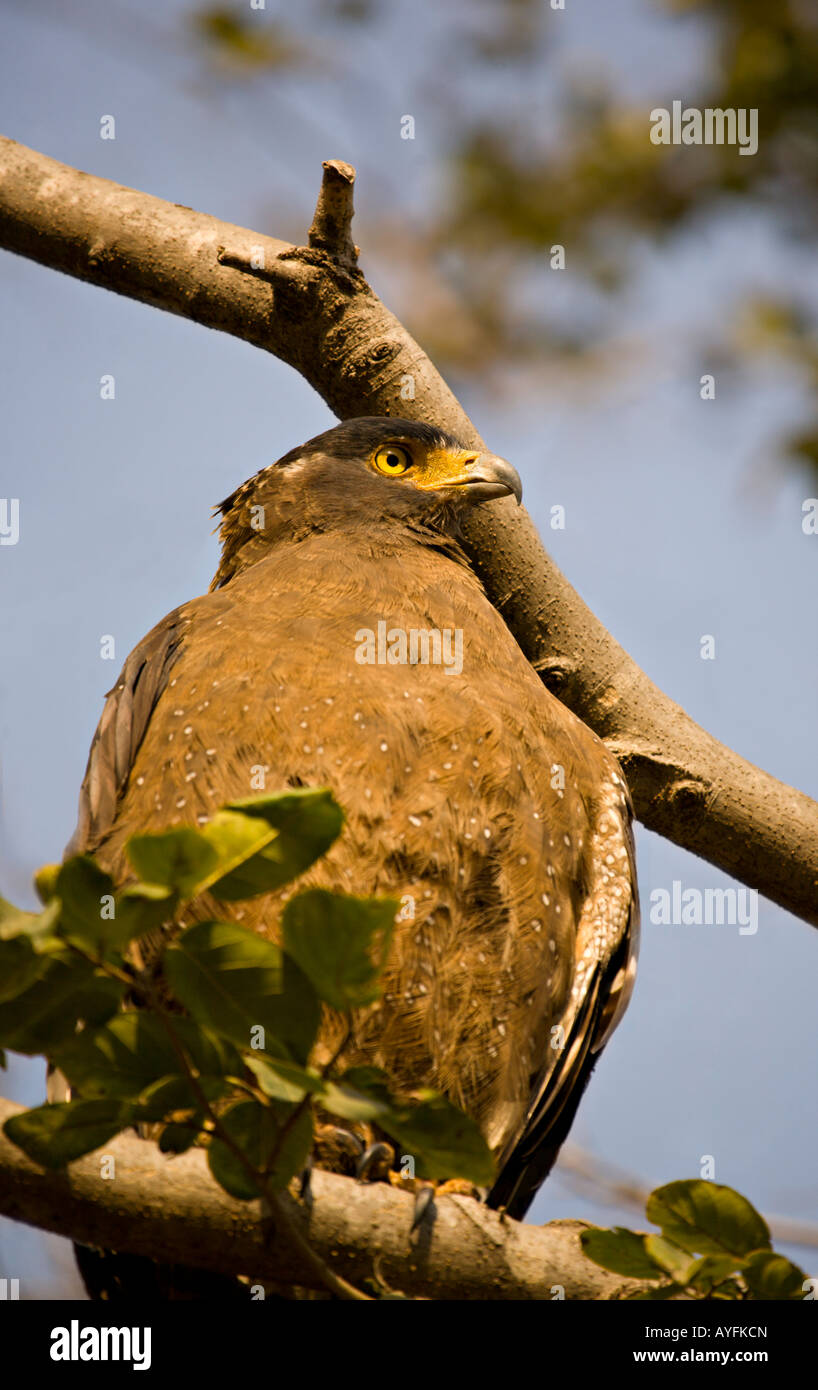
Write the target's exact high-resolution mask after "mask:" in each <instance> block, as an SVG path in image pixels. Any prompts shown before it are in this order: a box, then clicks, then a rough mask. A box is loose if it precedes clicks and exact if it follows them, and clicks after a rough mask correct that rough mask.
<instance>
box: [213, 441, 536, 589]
mask: <svg viewBox="0 0 818 1390" xmlns="http://www.w3.org/2000/svg"><path fill="white" fill-rule="evenodd" d="M508 496H514V497H515V498H516V499H517V501H518V502H519V501H520V499H521V497H522V485H521V483H520V478H519V476H518V474H517V472H516V470H515V469H514V468H512V466H511V464H510V463H507V462H506V460H505V459H502V458H498V457H497V456H496V455H495V454H489V453H485V452H482V451H481V450H480V449H473V448H472V449H470V448H467V447H466V446H465V445H464V444H463V443H462V442H461V441H460V440H458V439H455V438H454V437H453V436H452V435H450V434H447V433H446V431H445V430H442V429H438V428H436V427H435V426H433V425H425V424H421V423H419V422H418V421H414V420H401V419H398V418H396V417H392V416H380V415H372V416H364V417H360V418H358V419H352V420H345V421H344V422H343V423H342V424H340V425H336V426H335V427H334V428H333V429H331V430H325V431H324V433H323V434H318V435H316V436H315V438H314V439H308V440H307V442H306V444H301V445H300V446H299V447H298V448H296V449H291V450H290V452H289V453H288V454H284V456H283V457H282V458H280V459H278V461H277V462H276V463H273V464H270V466H269V467H267V468H263V469H262V470H261V472H260V473H256V474H255V476H254V477H252V478H250V479H248V481H247V482H246V483H243V484H242V485H241V487H239V488H237V489H236V491H235V492H233V493H231V495H230V496H229V497H227V498H226V499H225V501H224V502H222V503H221V505H220V506H219V508H218V511H219V512H220V513H221V514H222V518H223V520H222V523H221V528H220V534H221V541H222V559H221V564H220V565H219V569H218V572H217V574H216V577H215V579H214V581H213V585H212V587H213V588H218V587H220V586H221V585H223V584H226V583H227V581H228V580H229V579H230V578H232V576H233V575H234V574H235V573H236V571H237V570H239V569H243V568H245V567H246V565H247V564H252V563H254V562H255V561H256V560H258V559H260V558H261V556H262V555H263V553H264V551H265V550H266V549H267V548H268V547H269V545H271V544H275V543H276V542H277V541H279V540H283V539H285V538H286V539H290V540H297V539H300V538H302V537H304V536H307V535H309V534H310V532H315V531H329V530H331V529H334V528H337V529H338V530H340V531H344V532H346V533H347V534H348V533H349V532H350V529H351V528H352V527H359V526H361V525H362V524H366V525H367V526H369V527H377V526H379V525H382V526H388V525H395V524H398V525H400V524H403V525H404V526H406V527H409V528H410V529H411V530H412V532H413V533H414V534H415V535H417V536H422V535H424V534H428V535H429V536H430V538H431V537H437V538H440V537H441V536H448V537H450V538H451V539H455V538H456V536H457V530H458V524H457V523H458V515H459V513H460V512H461V511H462V509H463V508H464V507H466V506H470V505H472V504H474V503H477V502H487V501H491V500H492V499H494V498H498V497H508Z"/></svg>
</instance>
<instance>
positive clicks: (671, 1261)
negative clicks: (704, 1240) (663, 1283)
mask: <svg viewBox="0 0 818 1390" xmlns="http://www.w3.org/2000/svg"><path fill="white" fill-rule="evenodd" d="M645 1253H646V1254H647V1255H648V1257H649V1258H650V1259H652V1260H654V1261H655V1263H656V1264H657V1265H659V1266H660V1267H661V1268H662V1269H663V1270H664V1271H665V1273H666V1274H669V1275H670V1276H671V1278H672V1279H673V1280H674V1282H675V1283H677V1284H681V1285H682V1286H683V1287H686V1286H687V1285H688V1284H689V1283H690V1282H691V1280H692V1279H693V1278H694V1277H695V1276H696V1275H697V1274H698V1273H699V1270H700V1268H701V1266H702V1263H703V1260H702V1259H699V1258H697V1257H696V1256H691V1254H690V1252H689V1251H688V1250H682V1249H681V1247H680V1246H678V1245H674V1243H673V1241H672V1240H666V1239H665V1237H664V1236H655V1235H649V1236H645ZM725 1258H727V1257H726V1256H725ZM727 1272H728V1273H729V1270H728V1271H727Z"/></svg>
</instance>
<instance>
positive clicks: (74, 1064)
mask: <svg viewBox="0 0 818 1390" xmlns="http://www.w3.org/2000/svg"><path fill="white" fill-rule="evenodd" d="M169 1023H170V1026H171V1027H172V1029H173V1032H174V1034H175V1035H176V1037H177V1039H178V1041H179V1042H180V1043H181V1045H182V1047H183V1048H184V1050H185V1052H186V1053H187V1055H188V1058H189V1060H190V1062H191V1063H192V1065H193V1067H194V1069H195V1071H196V1072H198V1073H202V1074H212V1075H216V1076H224V1075H226V1074H233V1075H236V1074H239V1073H240V1072H241V1065H242V1064H241V1058H240V1057H239V1054H238V1052H237V1051H236V1049H235V1048H234V1047H232V1046H231V1045H230V1043H226V1042H224V1041H223V1040H222V1039H221V1038H218V1037H216V1036H215V1035H213V1034H209V1033H207V1032H206V1031H205V1030H204V1029H202V1028H200V1027H199V1026H198V1025H197V1024H196V1023H193V1022H191V1021H190V1020H189V1019H186V1018H178V1017H176V1016H174V1017H173V1018H171V1019H170V1020H169ZM54 1062H55V1065H56V1066H58V1067H59V1069H60V1071H61V1072H62V1073H63V1075H64V1076H65V1077H66V1078H67V1079H68V1082H69V1084H70V1085H71V1086H72V1087H73V1088H74V1089H75V1090H76V1091H78V1092H79V1093H80V1094H81V1095H82V1096H85V1097H94V1098H99V1097H103V1096H112V1097H114V1096H116V1097H120V1098H129V1099H132V1100H135V1099H136V1097H137V1096H140V1095H141V1093H142V1092H143V1091H144V1090H145V1087H147V1086H150V1085H151V1084H152V1083H153V1082H155V1081H158V1080H159V1078H161V1077H165V1078H167V1077H169V1076H179V1075H181V1074H182V1063H181V1061H180V1059H179V1056H178V1053H177V1052H176V1050H175V1048H174V1047H173V1044H172V1043H171V1041H170V1038H169V1037H168V1034H167V1031H166V1029H165V1028H164V1026H163V1024H162V1020H161V1019H160V1018H158V1017H157V1016H156V1015H155V1014H151V1013H146V1012H145V1011H143V1010H130V1011H129V1012H127V1013H121V1014H117V1016H116V1017H115V1018H112V1019H111V1021H110V1023H107V1024H106V1025H105V1027H103V1028H99V1029H96V1030H95V1031H93V1032H91V1031H90V1030H88V1029H86V1030H84V1031H83V1032H82V1033H78V1034H77V1036H76V1037H74V1038H72V1039H71V1041H70V1042H68V1043H66V1044H65V1045H64V1046H63V1047H61V1048H60V1049H58V1051H57V1052H55V1054H54ZM185 1084H186V1085H187V1083H185ZM187 1096H188V1099H187V1101H186V1102H185V1103H187V1104H189V1103H190V1100H189V1092H188V1093H187Z"/></svg>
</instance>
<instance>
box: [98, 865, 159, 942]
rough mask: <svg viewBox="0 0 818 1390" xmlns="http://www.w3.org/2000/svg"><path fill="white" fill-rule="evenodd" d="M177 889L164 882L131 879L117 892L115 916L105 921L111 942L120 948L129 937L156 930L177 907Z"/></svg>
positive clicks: (133, 939)
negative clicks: (133, 880) (167, 885)
mask: <svg viewBox="0 0 818 1390" xmlns="http://www.w3.org/2000/svg"><path fill="white" fill-rule="evenodd" d="M176 901H177V899H176V893H175V891H174V890H173V889H172V888H168V887H166V885H165V884H162V883H143V882H142V880H141V879H140V880H138V881H137V882H136V883H129V884H128V885H127V886H126V887H125V888H123V889H122V890H121V892H119V893H118V894H117V899H116V918H115V919H114V920H112V921H110V922H107V923H106V926H107V927H108V929H109V934H108V942H109V945H111V946H117V947H118V948H119V949H120V950H121V949H122V948H123V947H124V946H126V945H127V944H128V942H129V941H137V940H138V939H139V937H140V936H146V935H147V933H148V932H151V931H156V930H157V929H158V928H159V927H161V926H162V923H163V922H167V921H169V920H170V919H171V918H172V917H173V916H174V913H175V910H176Z"/></svg>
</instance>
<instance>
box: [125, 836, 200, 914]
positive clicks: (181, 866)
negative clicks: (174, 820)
mask: <svg viewBox="0 0 818 1390" xmlns="http://www.w3.org/2000/svg"><path fill="white" fill-rule="evenodd" d="M125 848H126V850H127V854H128V858H129V859H130V861H131V863H132V864H133V866H134V868H135V869H136V872H137V873H138V874H139V876H140V878H143V879H145V880H146V881H147V882H148V883H160V884H163V885H164V886H165V887H166V888H175V889H176V890H177V892H179V893H181V895H182V897H183V898H192V897H195V895H196V893H197V892H198V887H199V884H200V883H202V882H204V881H205V879H206V878H207V876H208V874H209V873H211V872H212V871H213V869H214V868H215V867H216V865H217V864H218V859H219V856H218V854H217V852H216V850H215V849H214V848H213V846H212V845H211V844H208V842H207V840H206V839H205V838H204V836H203V835H202V834H201V833H200V832H199V831H198V830H193V829H192V827H190V826H181V827H180V828H179V829H178V830H166V831H165V832H164V833H163V834H161V835H134V836H132V838H131V839H130V840H129V841H128V843H127V845H126V846H125Z"/></svg>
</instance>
